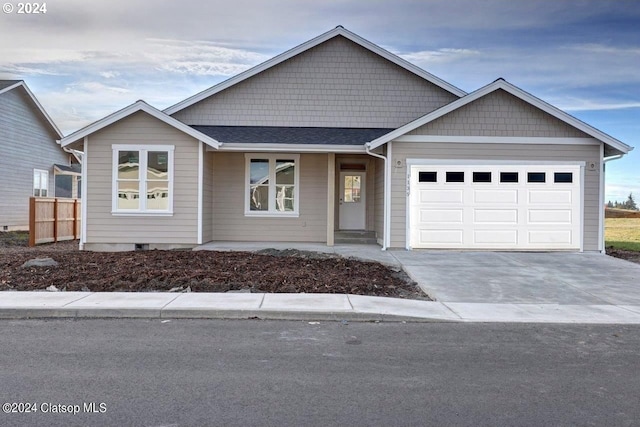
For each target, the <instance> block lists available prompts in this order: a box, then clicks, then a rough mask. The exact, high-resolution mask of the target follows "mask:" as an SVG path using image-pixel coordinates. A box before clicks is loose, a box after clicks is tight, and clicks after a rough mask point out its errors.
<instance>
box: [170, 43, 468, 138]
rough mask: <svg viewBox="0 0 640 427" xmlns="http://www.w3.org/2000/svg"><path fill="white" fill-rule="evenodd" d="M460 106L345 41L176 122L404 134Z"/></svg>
mask: <svg viewBox="0 0 640 427" xmlns="http://www.w3.org/2000/svg"><path fill="white" fill-rule="evenodd" d="M455 99H457V96H455V95H453V94H451V93H450V92H447V91H446V90H444V89H442V88H440V87H438V86H436V85H434V84H432V83H430V82H428V81H426V80H424V79H423V78H421V77H418V76H417V75H415V74H413V73H411V72H410V71H408V70H406V69H404V68H402V67H400V66H398V65H396V64H394V63H392V62H390V61H387V60H386V59H384V58H382V57H380V56H378V55H377V54H375V53H373V52H371V51H369V50H367V49H365V48H363V47H361V46H359V45H357V44H356V43H354V42H352V41H350V40H348V39H346V38H344V37H342V36H337V37H335V38H333V39H331V40H329V41H327V42H325V43H322V44H320V45H318V46H316V47H314V48H312V49H309V50H307V51H305V52H303V53H301V54H299V55H297V56H294V57H293V58H290V59H289V60H287V61H284V62H282V63H280V64H278V65H276V66H273V67H271V68H269V69H267V70H265V71H263V72H261V73H259V74H257V75H255V76H253V77H250V78H248V79H247V80H245V81H243V82H240V83H237V84H235V85H233V86H232V87H230V88H227V89H225V90H223V91H221V92H219V93H217V94H214V95H212V96H210V97H208V98H207V99H204V100H202V101H200V102H198V103H196V104H194V105H192V106H189V107H187V108H185V109H183V110H181V111H178V112H176V113H174V114H173V117H174V118H176V119H178V120H180V121H182V122H184V123H187V124H189V125H226V126H311V127H314V126H316V127H377V128H382V127H399V126H401V125H404V124H406V123H408V122H409V121H411V120H414V119H416V118H418V117H420V116H422V115H424V114H426V113H428V112H430V111H433V110H435V109H437V108H439V107H441V106H442V105H445V104H448V103H449V102H451V101H454V100H455Z"/></svg>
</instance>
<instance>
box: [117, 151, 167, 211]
mask: <svg viewBox="0 0 640 427" xmlns="http://www.w3.org/2000/svg"><path fill="white" fill-rule="evenodd" d="M112 148H113V201H112V212H113V213H114V214H132V215H137V214H144V215H171V214H172V213H173V152H174V148H175V147H174V146H173V145H139V146H136V145H113V146H112Z"/></svg>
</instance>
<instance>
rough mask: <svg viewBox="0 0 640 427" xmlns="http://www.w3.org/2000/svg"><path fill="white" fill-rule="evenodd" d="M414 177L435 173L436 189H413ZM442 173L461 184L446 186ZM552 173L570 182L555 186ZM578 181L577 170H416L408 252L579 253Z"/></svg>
mask: <svg viewBox="0 0 640 427" xmlns="http://www.w3.org/2000/svg"><path fill="white" fill-rule="evenodd" d="M419 171H428V172H436V173H437V176H438V180H437V182H433V181H430V182H427V181H424V180H423V182H418V178H417V177H418V172H419ZM447 172H458V173H459V172H464V182H455V183H454V182H445V181H446V180H445V179H444V178H442V177H445V176H446V174H447ZM474 172H491V175H490V180H489V179H487V174H484V175H480V174H477V173H476V174H475V175H474ZM501 172H505V173H509V175H507V174H504V175H501ZM529 172H537V173H540V172H544V173H545V176H546V182H529V181H528V176H529V175H528V173H529ZM556 172H561V173H567V172H571V173H572V174H573V175H572V179H573V182H559V181H558V182H556V175H555V173H556ZM514 173H517V174H518V176H517V177H514V176H513V174H514ZM474 176H475V177H476V178H475V182H474ZM441 178H442V179H441ZM581 179H583V174H582V173H581V169H580V166H579V165H560V164H558V165H549V164H542V165H537V164H518V163H517V162H515V164H511V165H506V164H493V165H492V164H483V165H478V166H474V165H470V164H464V165H456V164H447V165H442V164H439V165H429V166H417V165H414V166H412V167H411V180H410V185H411V188H410V199H409V203H410V210H409V215H410V218H409V220H410V221H409V224H408V226H409V227H410V230H409V235H410V246H411V247H414V248H451V249H456V248H459V249H474V248H475V249H482V248H486V249H507V250H508V249H516V250H527V249H536V250H541V249H542V250H544V249H573V250H577V249H580V245H581V235H582V234H581V233H582V229H581V227H582V221H583V219H582V216H581V215H582V201H581V188H582V187H581V183H580V180H581ZM503 181H504V182H503Z"/></svg>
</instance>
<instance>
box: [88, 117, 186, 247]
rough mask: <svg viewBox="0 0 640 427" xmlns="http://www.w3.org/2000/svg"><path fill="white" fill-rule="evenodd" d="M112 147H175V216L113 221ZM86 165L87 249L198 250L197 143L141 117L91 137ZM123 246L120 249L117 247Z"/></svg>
mask: <svg viewBox="0 0 640 427" xmlns="http://www.w3.org/2000/svg"><path fill="white" fill-rule="evenodd" d="M112 144H141V145H145V144H146V145H163V144H166V145H174V146H175V152H174V183H173V190H174V195H173V212H174V213H173V216H115V215H112V214H111V201H112V192H113V188H112V176H113V165H112ZM85 161H86V162H87V165H86V166H87V168H88V170H89V171H90V174H89V177H88V180H87V194H83V195H82V197H83V200H84V202H85V203H87V225H86V227H87V236H86V245H85V248H86V249H89V250H91V249H92V248H100V249H108V246H107V245H114V247H113V248H114V249H133V244H135V243H142V244H149V246H150V248H152V247H154V245H160V247H167V246H170V245H175V246H180V245H195V244H197V234H198V141H197V140H196V139H194V138H192V137H190V136H188V135H186V134H184V133H182V132H180V131H178V130H176V129H175V128H173V127H171V126H169V125H167V124H165V123H163V122H161V121H159V120H157V119H155V118H153V117H151V116H149V115H148V114H146V113H144V112H137V113H135V114H132V115H131V116H129V117H126V118H124V119H122V120H120V121H118V122H116V123H114V124H112V125H111V126H108V127H106V128H104V129H102V130H100V131H98V132H96V133H94V134H92V135H90V136H89V141H88V150H87V156H86V159H85ZM115 245H120V246H115Z"/></svg>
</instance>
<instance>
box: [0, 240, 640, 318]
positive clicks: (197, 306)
mask: <svg viewBox="0 0 640 427" xmlns="http://www.w3.org/2000/svg"><path fill="white" fill-rule="evenodd" d="M265 248H276V249H288V248H295V249H298V250H308V251H317V252H326V253H335V254H339V255H342V256H352V257H356V258H360V259H364V260H374V261H378V262H381V263H384V264H387V265H392V266H401V267H402V268H403V269H404V270H405V271H406V272H407V273H408V274H409V275H410V276H411V277H412V278H413V279H414V280H416V282H418V284H419V285H420V286H421V287H422V288H423V289H424V290H425V292H427V294H429V295H430V296H431V297H432V298H434V299H435V300H436V301H417V300H403V299H398V298H382V297H369V296H359V295H336V294H263V293H260V294H252V293H167V292H151V293H128V292H103V293H98V292H1V293H0V318H5V319H6V318H36V317H37V318H42V317H57V318H81V317H140V318H160V319H163V318H172V319H175V318H230V319H249V318H259V319H292V320H308V321H318V320H325V321H422V322H425V321H426V322H428V321H431V322H526V323H538V322H540V323H624V324H640V289H639V288H640V283H639V280H638V279H639V278H640V265H637V264H633V263H629V262H626V261H623V260H619V259H615V258H611V257H608V256H606V255H602V254H596V253H584V254H577V253H507V252H504V253H500V252H454V251H413V252H407V251H381V250H380V247H378V246H374V245H371V246H367V245H337V246H334V247H327V246H324V245H320V244H319V245H313V244H292V243H269V244H253V243H251V244H250V243H213V244H207V245H204V246H202V247H199V248H197V250H218V251H223V250H224V251H226V250H235V251H255V250H260V249H265Z"/></svg>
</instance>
